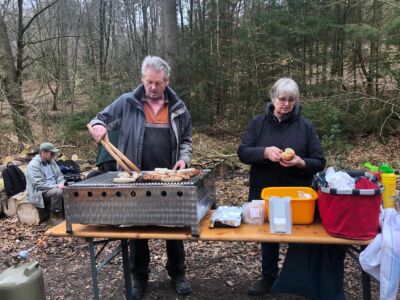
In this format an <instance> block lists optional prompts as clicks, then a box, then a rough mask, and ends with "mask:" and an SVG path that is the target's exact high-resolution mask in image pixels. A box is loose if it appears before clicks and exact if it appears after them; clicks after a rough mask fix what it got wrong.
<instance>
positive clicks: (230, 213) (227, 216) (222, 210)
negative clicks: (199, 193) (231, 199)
mask: <svg viewBox="0 0 400 300" xmlns="http://www.w3.org/2000/svg"><path fill="white" fill-rule="evenodd" d="M241 220H242V208H241V207H235V206H218V208H217V210H216V211H214V213H213V214H212V217H211V224H210V227H211V228H214V227H239V226H240V223H241Z"/></svg>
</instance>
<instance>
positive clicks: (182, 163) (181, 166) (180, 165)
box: [173, 160, 186, 170]
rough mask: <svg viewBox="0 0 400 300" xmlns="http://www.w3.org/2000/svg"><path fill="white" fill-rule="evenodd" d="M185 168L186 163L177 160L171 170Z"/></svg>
mask: <svg viewBox="0 0 400 300" xmlns="http://www.w3.org/2000/svg"><path fill="white" fill-rule="evenodd" d="M184 168H186V163H185V161H183V160H178V161H177V162H176V164H175V166H174V168H173V170H180V169H184Z"/></svg>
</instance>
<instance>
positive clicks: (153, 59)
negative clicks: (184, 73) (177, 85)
mask: <svg viewBox="0 0 400 300" xmlns="http://www.w3.org/2000/svg"><path fill="white" fill-rule="evenodd" d="M147 68H151V69H153V70H154V71H156V72H159V71H163V72H164V79H169V75H170V73H171V67H170V66H169V64H168V63H167V62H166V61H165V60H163V59H162V58H161V57H158V56H150V55H149V56H146V57H145V58H144V60H143V63H142V76H144V72H145V71H146V69H147Z"/></svg>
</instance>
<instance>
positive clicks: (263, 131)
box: [238, 104, 326, 200]
mask: <svg viewBox="0 0 400 300" xmlns="http://www.w3.org/2000/svg"><path fill="white" fill-rule="evenodd" d="M300 112H301V106H300V105H298V104H296V106H295V107H294V109H293V111H292V112H291V113H290V114H288V115H286V116H285V117H284V118H282V120H281V121H279V120H278V119H277V118H276V117H275V116H274V114H273V113H274V106H273V105H272V104H269V105H268V106H267V110H266V112H265V113H264V114H262V115H259V116H256V117H254V118H253V120H252V121H251V123H250V126H249V127H248V128H247V131H246V133H245V134H244V135H243V137H242V140H241V143H240V145H239V149H238V155H239V159H240V160H241V161H242V162H243V163H246V164H250V165H251V167H250V193H249V200H251V199H261V191H262V189H263V188H265V187H271V186H310V185H311V183H312V179H313V176H314V174H316V173H317V172H319V171H322V170H323V169H324V167H325V163H326V160H325V158H324V155H323V151H322V148H321V144H320V141H319V139H318V136H317V132H316V130H315V127H314V125H313V124H312V123H311V122H310V121H309V120H308V119H306V118H304V117H303V116H301V114H300ZM271 146H275V147H278V148H280V149H282V150H284V149H285V148H292V149H294V151H296V154H297V155H298V156H300V157H301V158H302V159H303V160H304V161H305V162H306V168H305V169H299V168H296V167H289V168H286V167H283V166H281V165H280V164H279V163H278V162H272V161H270V160H268V159H264V149H265V147H271Z"/></svg>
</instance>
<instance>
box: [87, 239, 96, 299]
mask: <svg viewBox="0 0 400 300" xmlns="http://www.w3.org/2000/svg"><path fill="white" fill-rule="evenodd" d="M86 240H87V241H88V246H89V256H90V270H91V272H92V285H93V299H94V300H99V284H98V281H97V267H96V253H95V251H94V242H93V239H92V238H87V239H86Z"/></svg>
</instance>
